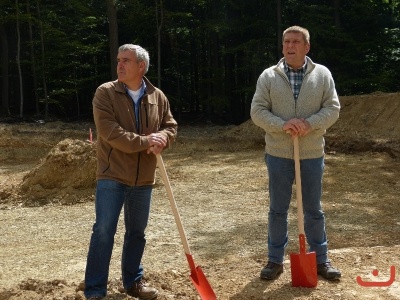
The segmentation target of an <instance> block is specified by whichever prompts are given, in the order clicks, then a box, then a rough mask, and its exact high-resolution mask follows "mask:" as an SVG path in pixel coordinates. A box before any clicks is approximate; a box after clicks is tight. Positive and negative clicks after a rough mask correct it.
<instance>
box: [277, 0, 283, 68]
mask: <svg viewBox="0 0 400 300" xmlns="http://www.w3.org/2000/svg"><path fill="white" fill-rule="evenodd" d="M276 25H277V26H276V27H277V28H276V29H277V31H276V35H277V44H276V53H277V60H279V59H280V58H281V57H282V1H281V0H276Z"/></svg>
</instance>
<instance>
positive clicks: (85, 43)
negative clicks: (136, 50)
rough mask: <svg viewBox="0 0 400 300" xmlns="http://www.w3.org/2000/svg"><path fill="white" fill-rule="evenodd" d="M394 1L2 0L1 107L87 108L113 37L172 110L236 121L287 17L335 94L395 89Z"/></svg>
mask: <svg viewBox="0 0 400 300" xmlns="http://www.w3.org/2000/svg"><path fill="white" fill-rule="evenodd" d="M399 11H400V1H399V0H246V1H239V0H173V1H165V0H65V1H54V0H15V1H11V0H0V52H1V55H0V69H1V73H0V77H1V78H0V88H1V106H0V116H1V119H2V120H19V121H21V120H23V121H29V120H34V121H38V120H63V121H79V120H88V119H91V117H92V104H91V103H92V98H93V95H94V92H95V89H96V88H97V86H99V85H100V84H102V83H103V82H106V81H110V80H115V79H116V55H117V50H118V46H119V45H121V44H125V43H133V44H139V45H141V46H142V47H144V48H146V49H147V50H148V51H149V53H150V70H149V72H148V73H147V75H146V76H147V77H148V78H149V79H150V81H151V82H152V83H153V84H154V85H156V86H158V87H159V88H161V89H162V90H163V91H164V93H165V94H166V95H167V97H168V99H169V101H170V102H171V107H172V110H173V113H174V115H175V117H176V118H177V119H178V121H182V122H183V121H190V122H213V123H218V124H240V123H242V122H244V121H246V120H248V118H249V108H250V104H251V100H252V97H253V94H254V91H255V85H256V82H257V79H258V76H259V75H260V74H261V72H262V71H263V70H264V69H265V68H267V67H269V66H272V65H274V64H276V62H277V61H278V60H279V59H280V58H281V57H282V53H281V49H282V48H281V44H282V32H283V30H284V29H285V28H287V27H289V26H292V25H300V26H303V27H306V28H307V29H308V30H309V31H310V35H311V50H310V53H309V57H310V58H311V59H312V60H313V61H314V62H317V63H320V64H323V65H325V66H327V67H328V68H329V69H330V71H331V72H332V74H333V77H334V79H335V83H336V88H337V91H338V93H339V96H345V95H358V94H369V93H373V92H385V93H389V92H398V91H400V80H399V78H400V26H399V25H400V16H399Z"/></svg>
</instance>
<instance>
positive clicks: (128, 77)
mask: <svg viewBox="0 0 400 300" xmlns="http://www.w3.org/2000/svg"><path fill="white" fill-rule="evenodd" d="M117 62H118V65H117V74H118V80H119V81H121V82H123V83H125V84H126V85H127V86H128V87H129V86H130V85H132V84H135V83H137V82H140V81H141V80H142V77H143V74H144V66H145V63H144V62H143V61H142V62H137V61H136V54H135V53H134V52H132V51H129V50H126V51H123V52H119V53H118V55H117Z"/></svg>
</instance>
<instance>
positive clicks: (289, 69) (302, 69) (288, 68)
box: [283, 59, 307, 73]
mask: <svg viewBox="0 0 400 300" xmlns="http://www.w3.org/2000/svg"><path fill="white" fill-rule="evenodd" d="M283 68H284V70H285V73H288V72H303V73H304V72H305V71H306V70H307V59H305V60H304V65H303V66H302V67H301V68H299V69H297V70H295V69H293V68H291V67H289V66H288V64H287V63H286V60H284V61H283Z"/></svg>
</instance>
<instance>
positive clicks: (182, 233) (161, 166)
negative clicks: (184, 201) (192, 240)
mask: <svg viewBox="0 0 400 300" xmlns="http://www.w3.org/2000/svg"><path fill="white" fill-rule="evenodd" d="M156 157H157V165H158V169H159V170H160V174H161V178H162V180H163V182H164V185H165V189H166V190H167V194H168V198H169V202H170V204H171V209H172V213H173V214H174V218H175V223H176V226H177V227H178V231H179V235H180V237H181V240H182V244H183V249H184V250H185V253H186V254H187V255H190V248H189V244H188V241H187V238H186V234H185V229H184V228H183V225H182V221H181V217H180V215H179V211H178V207H177V206H176V201H175V197H174V194H173V193H172V188H171V184H170V182H169V178H168V175H167V171H166V169H165V165H164V161H163V159H162V157H161V154H156Z"/></svg>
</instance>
